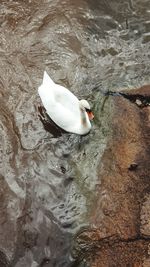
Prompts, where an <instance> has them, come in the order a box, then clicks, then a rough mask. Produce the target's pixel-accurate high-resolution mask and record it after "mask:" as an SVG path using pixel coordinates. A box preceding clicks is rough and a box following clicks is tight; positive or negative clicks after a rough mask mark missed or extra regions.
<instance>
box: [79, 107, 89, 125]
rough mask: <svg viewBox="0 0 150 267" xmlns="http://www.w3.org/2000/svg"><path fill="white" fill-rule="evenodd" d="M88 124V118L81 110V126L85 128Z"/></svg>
mask: <svg viewBox="0 0 150 267" xmlns="http://www.w3.org/2000/svg"><path fill="white" fill-rule="evenodd" d="M89 124H90V122H89V119H88V116H87V114H86V112H85V111H84V110H82V109H81V125H82V127H83V128H87V127H88V126H89Z"/></svg>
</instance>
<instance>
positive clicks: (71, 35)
mask: <svg viewBox="0 0 150 267" xmlns="http://www.w3.org/2000/svg"><path fill="white" fill-rule="evenodd" d="M149 13H150V3H149V1H147V0H143V1H138V0H136V1H134V2H133V1H131V0H128V1H127V0H126V1H124V2H122V1H116V0H113V1H111V2H110V1H103V0H101V1H98V0H95V1H92V0H87V1H83V0H77V1H75V0H71V1H69V0H68V1H67V0H66V1H60V0H57V1H49V0H47V1H44V0H42V1H35V0H29V1H19V0H18V1H5V0H2V1H1V4H0V23H1V28H0V59H1V70H0V96H1V98H0V119H1V123H0V128H1V148H0V153H1V157H0V160H1V161H0V170H1V190H2V191H1V193H0V197H1V198H2V202H1V203H2V204H1V209H0V212H1V215H0V218H1V219H0V223H1V231H2V233H3V238H2V239H1V244H0V250H1V251H2V252H3V253H5V254H6V258H7V260H8V261H10V262H11V264H12V266H15V267H21V266H53V267H54V266H57V267H59V266H61V267H62V266H63V267H65V266H66V267H67V266H70V264H71V257H70V247H71V243H72V235H73V234H74V233H76V232H77V231H78V230H79V229H80V228H81V227H82V226H83V227H84V226H88V212H89V210H90V207H91V206H92V204H91V203H92V202H93V200H94V188H95V186H96V183H97V176H96V170H97V165H98V163H99V160H100V157H101V156H102V153H103V151H104V149H105V145H106V140H105V136H106V135H107V134H108V126H107V125H105V123H104V122H102V121H101V118H102V117H103V114H102V111H101V107H102V102H103V100H102V95H101V93H100V91H106V90H108V89H110V90H112V91H115V90H119V89H120V88H121V89H122V88H130V87H139V86H140V85H143V84H146V83H149V82H150V78H149V77H150V73H149V41H150V32H149V29H150V27H149V26H150V25H149V24H150V20H149ZM45 69H46V70H47V71H48V73H49V75H50V76H51V77H52V78H53V79H54V81H56V82H58V83H60V84H62V85H64V86H67V87H68V88H70V90H71V91H72V92H74V93H75V94H76V95H77V96H78V97H79V98H83V97H84V98H87V99H88V100H89V101H90V102H91V104H92V105H93V109H94V110H95V123H94V125H93V128H92V131H91V133H90V134H89V135H88V136H86V137H79V136H76V135H73V134H67V133H62V134H61V135H60V136H55V135H54V134H53V133H50V132H48V131H46V130H45V128H44V127H43V124H42V122H41V121H40V119H39V112H38V111H37V107H38V106H39V105H40V104H41V103H40V99H39V97H38V95H37V88H38V86H39V85H40V84H41V80H42V76H43V71H44V70H45ZM94 88H97V89H94ZM110 109H111V107H110ZM100 131H101V132H100ZM91 158H92V160H91ZM5 266H7V265H6V264H5Z"/></svg>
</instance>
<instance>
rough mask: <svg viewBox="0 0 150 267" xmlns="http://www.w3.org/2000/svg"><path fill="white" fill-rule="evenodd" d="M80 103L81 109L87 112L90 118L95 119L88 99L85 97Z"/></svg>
mask: <svg viewBox="0 0 150 267" xmlns="http://www.w3.org/2000/svg"><path fill="white" fill-rule="evenodd" d="M79 105H80V109H81V110H82V111H84V112H86V113H87V115H88V117H89V119H90V120H93V119H94V115H93V113H92V111H91V108H90V104H89V103H88V102H87V100H85V99H82V100H80V104H79Z"/></svg>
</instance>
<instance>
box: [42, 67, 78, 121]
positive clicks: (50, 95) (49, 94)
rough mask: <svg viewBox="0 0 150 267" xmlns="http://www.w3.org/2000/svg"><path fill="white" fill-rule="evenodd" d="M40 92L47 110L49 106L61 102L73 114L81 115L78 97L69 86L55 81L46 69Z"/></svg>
mask: <svg viewBox="0 0 150 267" xmlns="http://www.w3.org/2000/svg"><path fill="white" fill-rule="evenodd" d="M38 93H39V95H40V97H41V100H42V102H43V105H44V107H45V108H46V109H47V110H48V109H49V106H54V105H56V104H60V105H62V107H64V108H65V109H67V110H69V111H70V112H72V113H73V114H76V115H77V116H78V115H79V100H78V98H77V97H76V96H75V95H74V94H73V93H72V92H70V91H69V90H68V89H67V88H65V87H63V86H61V85H59V84H56V83H54V82H53V80H52V79H51V78H50V77H49V75H48V74H47V72H46V71H44V76H43V82H42V85H41V86H40V87H39V89H38Z"/></svg>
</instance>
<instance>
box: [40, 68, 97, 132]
mask: <svg viewBox="0 0 150 267" xmlns="http://www.w3.org/2000/svg"><path fill="white" fill-rule="evenodd" d="M38 93H39V95H40V98H41V100H42V103H43V106H44V107H45V109H46V112H47V114H48V115H49V117H50V118H51V119H52V120H53V121H54V122H55V123H56V124H57V125H58V126H59V127H61V128H62V129H64V130H65V131H67V132H71V133H76V134H80V135H84V134H87V133H88V132H89V131H90V129H91V123H90V120H89V117H90V114H92V112H91V111H90V106H89V103H88V102H87V101H86V100H81V101H79V100H78V98H77V97H76V96H75V95H74V94H72V93H71V92H70V91H69V90H68V89H67V88H65V87H63V86H61V85H58V84H56V83H54V82H53V80H52V79H51V78H50V77H49V75H48V74H47V72H46V71H45V72H44V76H43V82H42V85H41V86H40V87H39V88H38ZM87 111H88V112H87ZM88 114H89V115H88ZM93 117H94V116H93V114H92V116H91V119H92V118H93Z"/></svg>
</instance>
